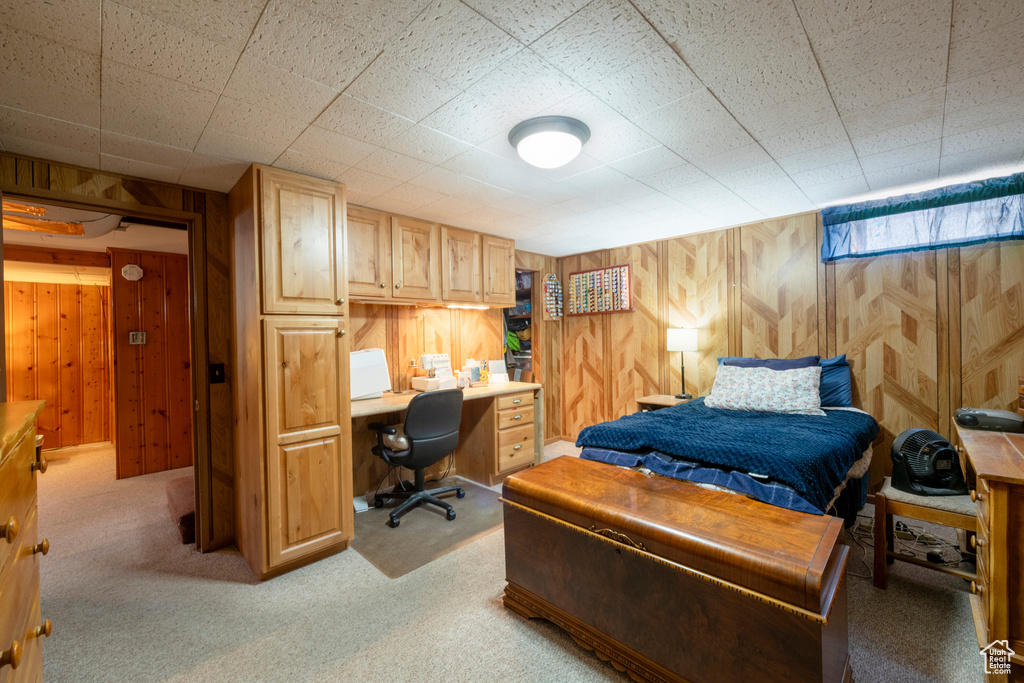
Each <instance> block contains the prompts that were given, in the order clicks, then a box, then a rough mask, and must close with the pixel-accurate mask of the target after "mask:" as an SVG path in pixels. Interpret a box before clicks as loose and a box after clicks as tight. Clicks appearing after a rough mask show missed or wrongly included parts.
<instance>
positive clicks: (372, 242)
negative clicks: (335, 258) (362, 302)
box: [345, 207, 391, 299]
mask: <svg viewBox="0 0 1024 683" xmlns="http://www.w3.org/2000/svg"><path fill="white" fill-rule="evenodd" d="M345 258H346V262H347V266H348V267H347V270H348V294H349V296H352V297H359V298H373V299H390V298H391V231H390V230H389V229H388V224H387V215H386V214H383V213H381V212H380V211H371V210H370V209H363V208H360V207H352V208H350V209H348V226H347V230H346V246H345Z"/></svg>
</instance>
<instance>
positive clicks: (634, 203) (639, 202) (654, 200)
mask: <svg viewBox="0 0 1024 683" xmlns="http://www.w3.org/2000/svg"><path fill="white" fill-rule="evenodd" d="M619 206H621V207H622V208H624V209H626V210H627V211H635V212H637V213H649V212H654V211H663V210H669V211H680V210H681V209H682V207H683V204H682V202H680V201H679V200H678V199H674V198H673V197H669V196H668V195H665V194H662V193H660V192H652V193H650V194H646V195H644V196H642V197H637V198H635V199H629V200H626V201H624V202H620V203H619Z"/></svg>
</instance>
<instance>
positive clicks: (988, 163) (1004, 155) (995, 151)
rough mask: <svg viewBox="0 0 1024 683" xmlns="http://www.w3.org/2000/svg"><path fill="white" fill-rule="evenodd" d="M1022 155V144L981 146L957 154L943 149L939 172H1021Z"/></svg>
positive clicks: (958, 173)
mask: <svg viewBox="0 0 1024 683" xmlns="http://www.w3.org/2000/svg"><path fill="white" fill-rule="evenodd" d="M1022 155H1024V145H1022V144H1017V145H995V146H993V147H981V148H976V149H972V150H970V151H967V152H960V153H957V154H947V153H946V151H945V150H943V153H942V158H941V159H940V160H939V172H940V174H941V175H961V174H967V173H980V172H990V174H991V175H993V176H996V175H1007V174H1009V173H1019V172H1021V171H1024V168H1021V156H1022Z"/></svg>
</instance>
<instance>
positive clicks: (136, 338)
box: [128, 332, 146, 346]
mask: <svg viewBox="0 0 1024 683" xmlns="http://www.w3.org/2000/svg"><path fill="white" fill-rule="evenodd" d="M128 343H129V344H130V345H132V346H139V345H142V344H145V343H146V333H145V332H129V333H128Z"/></svg>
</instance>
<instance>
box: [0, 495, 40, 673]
mask: <svg viewBox="0 0 1024 683" xmlns="http://www.w3.org/2000/svg"><path fill="white" fill-rule="evenodd" d="M22 532H23V533H19V534H18V538H17V539H16V540H15V542H14V551H13V553H12V554H11V556H10V562H9V563H8V566H7V568H6V569H5V570H4V571H3V573H2V574H0V651H3V650H7V649H9V648H10V647H11V643H12V642H14V641H18V643H20V644H21V647H22V655H23V656H22V660H21V664H22V666H24V665H25V664H26V663H27V662H26V660H25V658H24V654H25V652H24V650H25V635H26V633H27V632H28V629H29V628H30V627H34V626H36V624H31V623H30V620H31V618H32V616H33V601H35V602H36V603H38V601H39V560H38V559H36V555H35V554H33V552H32V546H33V545H34V544H35V537H36V515H35V510H32V511H31V512H30V514H29V516H28V519H26V520H25V526H24V528H23V529H22ZM36 610H37V611H38V607H36ZM19 669H20V667H19ZM5 676H8V677H9V676H10V667H4V668H3V669H0V681H3V680H4V677H5ZM14 680H18V679H17V677H15V679H14Z"/></svg>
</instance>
